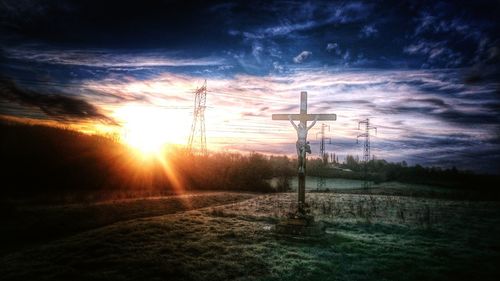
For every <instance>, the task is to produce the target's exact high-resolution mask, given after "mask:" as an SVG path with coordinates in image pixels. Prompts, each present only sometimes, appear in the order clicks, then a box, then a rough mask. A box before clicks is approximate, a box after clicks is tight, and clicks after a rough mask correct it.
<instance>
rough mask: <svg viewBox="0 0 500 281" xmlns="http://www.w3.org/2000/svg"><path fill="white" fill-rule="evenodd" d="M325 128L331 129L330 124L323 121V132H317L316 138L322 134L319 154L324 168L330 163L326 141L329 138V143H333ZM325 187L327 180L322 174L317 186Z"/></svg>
mask: <svg viewBox="0 0 500 281" xmlns="http://www.w3.org/2000/svg"><path fill="white" fill-rule="evenodd" d="M325 128H328V131H330V126H329V125H326V124H324V123H322V124H321V132H319V133H317V134H316V138H318V135H321V141H320V143H319V155H320V157H321V163H322V164H323V168H325V167H326V166H327V164H328V153H326V149H325V141H326V140H328V142H329V144H331V143H332V139H331V138H327V137H325ZM325 187H326V180H325V178H324V177H323V176H320V177H319V179H318V182H317V188H318V190H323V189H325Z"/></svg>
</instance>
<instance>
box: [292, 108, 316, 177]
mask: <svg viewBox="0 0 500 281" xmlns="http://www.w3.org/2000/svg"><path fill="white" fill-rule="evenodd" d="M288 120H289V121H290V123H292V126H293V127H294V128H295V130H296V131H297V142H296V143H295V147H296V148H297V159H298V160H299V173H300V174H303V173H305V163H306V161H304V160H305V158H306V153H309V154H311V146H310V145H309V142H308V141H307V132H308V131H309V130H310V129H311V128H312V127H314V124H316V121H318V115H316V116H315V118H314V120H313V122H312V123H311V125H309V126H306V125H305V124H304V123H302V122H299V125H296V124H295V123H294V122H293V119H292V115H288Z"/></svg>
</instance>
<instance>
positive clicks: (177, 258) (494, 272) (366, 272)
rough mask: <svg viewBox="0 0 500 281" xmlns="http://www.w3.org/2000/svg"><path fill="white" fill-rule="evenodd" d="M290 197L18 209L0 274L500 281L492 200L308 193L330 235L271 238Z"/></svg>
mask: <svg viewBox="0 0 500 281" xmlns="http://www.w3.org/2000/svg"><path fill="white" fill-rule="evenodd" d="M295 196H296V195H295V194H294V193H281V194H268V195H257V194H245V193H202V194H195V195H189V196H183V197H166V198H153V199H140V200H125V201H118V202H105V203H98V204H85V205H78V204H73V205H62V206H49V207H47V206H36V207H25V208H22V207H18V208H15V209H12V210H11V215H10V216H9V217H6V218H5V219H4V221H6V222H7V223H4V225H3V226H2V232H3V233H4V235H5V234H6V233H7V234H9V233H10V235H8V237H10V239H11V240H5V239H2V244H3V245H2V250H3V251H2V255H1V257H0V264H2V266H1V267H0V276H1V277H0V279H2V280H227V279H229V280H498V279H499V278H500V270H499V269H498V264H500V240H499V239H498V237H500V202H493V201H492V202H489V201H465V200H460V201H459V200H449V199H435V198H434V199H430V198H423V197H419V198H415V197H408V196H386V195H373V194H338V193H309V194H308V195H307V200H308V202H309V204H310V206H311V212H312V213H313V214H315V216H316V219H317V220H322V221H323V222H324V223H325V224H326V225H327V233H326V234H325V235H324V236H323V237H321V238H319V239H307V238H302V239H297V238H289V237H282V236H278V235H276V234H275V233H274V232H273V231H272V229H273V226H274V224H275V223H276V222H277V221H278V220H279V219H280V217H282V216H283V215H285V214H286V212H287V211H288V210H290V209H291V208H293V204H294V203H293V202H294V201H295ZM37 237H39V238H40V239H36V238H37ZM23 241H24V242H29V243H23Z"/></svg>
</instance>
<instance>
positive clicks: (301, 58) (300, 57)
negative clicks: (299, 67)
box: [293, 51, 312, 63]
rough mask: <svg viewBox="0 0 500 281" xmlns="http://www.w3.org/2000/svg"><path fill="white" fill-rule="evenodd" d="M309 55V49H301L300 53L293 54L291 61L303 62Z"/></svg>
mask: <svg viewBox="0 0 500 281" xmlns="http://www.w3.org/2000/svg"><path fill="white" fill-rule="evenodd" d="M310 56H312V52H310V51H302V52H301V53H300V54H298V55H297V56H295V57H294V58H293V62H295V63H303V62H304V61H305V60H307V59H308V58H309V57H310Z"/></svg>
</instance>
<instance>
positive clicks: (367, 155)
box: [356, 118, 377, 187]
mask: <svg viewBox="0 0 500 281" xmlns="http://www.w3.org/2000/svg"><path fill="white" fill-rule="evenodd" d="M361 124H364V125H365V132H364V133H362V134H359V135H358V137H357V138H356V143H359V138H360V137H361V138H365V144H364V148H363V163H364V178H365V181H364V187H368V178H367V177H368V162H369V161H370V130H375V135H376V134H377V127H373V126H370V119H369V118H366V119H365V120H363V121H359V122H358V130H360V129H361Z"/></svg>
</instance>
